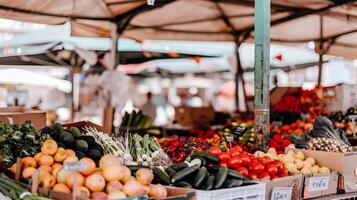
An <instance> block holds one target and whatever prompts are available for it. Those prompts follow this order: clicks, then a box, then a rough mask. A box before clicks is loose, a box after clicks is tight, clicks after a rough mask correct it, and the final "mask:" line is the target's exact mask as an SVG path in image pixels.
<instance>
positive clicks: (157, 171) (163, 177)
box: [153, 167, 170, 185]
mask: <svg viewBox="0 0 357 200" xmlns="http://www.w3.org/2000/svg"><path fill="white" fill-rule="evenodd" d="M153 172H154V175H155V176H157V177H159V179H160V182H161V183H162V184H164V185H170V176H169V175H168V174H167V173H166V172H165V170H162V169H161V168H160V167H154V169H153Z"/></svg>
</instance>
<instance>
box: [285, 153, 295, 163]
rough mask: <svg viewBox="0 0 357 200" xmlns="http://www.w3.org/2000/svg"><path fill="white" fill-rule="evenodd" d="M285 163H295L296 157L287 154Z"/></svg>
mask: <svg viewBox="0 0 357 200" xmlns="http://www.w3.org/2000/svg"><path fill="white" fill-rule="evenodd" d="M283 163H284V164H286V163H294V157H293V156H292V155H289V154H288V155H285V157H284V159H283Z"/></svg>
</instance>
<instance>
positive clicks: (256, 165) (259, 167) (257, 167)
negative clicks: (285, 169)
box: [250, 161, 265, 174]
mask: <svg viewBox="0 0 357 200" xmlns="http://www.w3.org/2000/svg"><path fill="white" fill-rule="evenodd" d="M250 169H251V170H252V171H253V172H254V173H255V174H261V173H263V172H264V170H265V167H264V165H263V164H262V163H261V162H259V161H257V162H252V165H251V167H250Z"/></svg>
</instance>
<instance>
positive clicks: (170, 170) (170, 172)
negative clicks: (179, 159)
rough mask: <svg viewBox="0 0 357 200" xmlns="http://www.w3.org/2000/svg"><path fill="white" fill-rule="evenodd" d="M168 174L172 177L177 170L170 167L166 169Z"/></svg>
mask: <svg viewBox="0 0 357 200" xmlns="http://www.w3.org/2000/svg"><path fill="white" fill-rule="evenodd" d="M166 172H167V174H168V175H169V176H172V175H174V174H176V170H174V169H173V168H172V166H170V167H168V168H167V169H166Z"/></svg>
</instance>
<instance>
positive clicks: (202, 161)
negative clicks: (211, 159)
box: [197, 157, 207, 166]
mask: <svg viewBox="0 0 357 200" xmlns="http://www.w3.org/2000/svg"><path fill="white" fill-rule="evenodd" d="M197 158H198V159H200V160H201V166H206V164H207V161H206V159H204V158H202V157H197Z"/></svg>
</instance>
